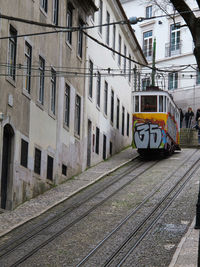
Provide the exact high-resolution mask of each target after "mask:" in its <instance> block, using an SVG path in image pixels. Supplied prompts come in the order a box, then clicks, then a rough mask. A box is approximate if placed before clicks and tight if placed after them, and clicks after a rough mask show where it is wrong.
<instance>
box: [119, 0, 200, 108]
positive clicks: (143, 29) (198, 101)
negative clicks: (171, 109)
mask: <svg viewBox="0 0 200 267" xmlns="http://www.w3.org/2000/svg"><path fill="white" fill-rule="evenodd" d="M121 3H122V5H123V8H124V10H125V12H126V14H127V16H128V17H129V18H130V17H134V16H136V17H137V18H139V17H141V18H143V20H142V19H141V20H140V21H138V23H137V24H135V25H133V29H134V31H135V35H136V37H137V39H138V41H139V43H140V45H141V47H142V49H143V52H144V54H145V56H146V59H147V60H148V62H149V66H151V64H152V56H153V42H154V39H156V68H158V71H157V72H156V75H155V85H157V86H159V87H160V88H162V89H164V90H169V92H170V93H171V94H172V96H173V97H174V100H175V102H176V103H177V105H178V106H179V107H180V108H182V109H183V111H184V112H185V111H187V109H188V107H189V106H190V107H192V109H193V110H194V111H196V110H197V108H199V107H200V90H199V89H200V80H199V71H198V69H197V64H196V60H195V57H194V55H193V49H194V45H193V40H192V36H191V34H190V31H189V29H188V28H187V27H184V26H183V25H185V22H184V20H183V18H182V17H181V16H180V15H179V14H178V13H176V14H175V16H167V15H166V13H165V12H163V11H161V10H160V9H159V8H158V7H157V6H156V5H155V4H153V1H146V0H121ZM187 3H188V4H189V6H190V7H191V10H193V11H194V12H195V15H196V16H198V15H199V8H198V6H197V4H196V1H187ZM161 5H162V7H163V8H164V10H166V11H167V13H168V14H174V10H173V8H172V6H169V4H166V3H165V2H163V3H161ZM195 10H196V11H195ZM158 16H159V17H158ZM151 17H154V18H151ZM156 17H157V18H156ZM138 76H139V80H140V83H139V84H138V86H137V88H138V89H139V90H144V89H145V88H146V85H149V84H150V83H151V69H146V68H145V69H143V70H142V71H141V72H138Z"/></svg>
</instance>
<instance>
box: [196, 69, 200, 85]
mask: <svg viewBox="0 0 200 267" xmlns="http://www.w3.org/2000/svg"><path fill="white" fill-rule="evenodd" d="M196 84H200V71H199V69H197V72H196Z"/></svg>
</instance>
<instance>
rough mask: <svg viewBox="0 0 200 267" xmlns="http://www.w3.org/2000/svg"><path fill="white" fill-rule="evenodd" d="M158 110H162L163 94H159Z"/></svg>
mask: <svg viewBox="0 0 200 267" xmlns="http://www.w3.org/2000/svg"><path fill="white" fill-rule="evenodd" d="M159 112H163V96H162V95H160V96H159Z"/></svg>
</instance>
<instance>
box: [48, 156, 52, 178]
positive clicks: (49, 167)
mask: <svg viewBox="0 0 200 267" xmlns="http://www.w3.org/2000/svg"><path fill="white" fill-rule="evenodd" d="M47 179H49V180H51V181H52V180H53V158H52V157H50V156H49V155H48V156H47Z"/></svg>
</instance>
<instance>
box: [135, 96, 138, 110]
mask: <svg viewBox="0 0 200 267" xmlns="http://www.w3.org/2000/svg"><path fill="white" fill-rule="evenodd" d="M135 112H139V96H138V95H137V96H135Z"/></svg>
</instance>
